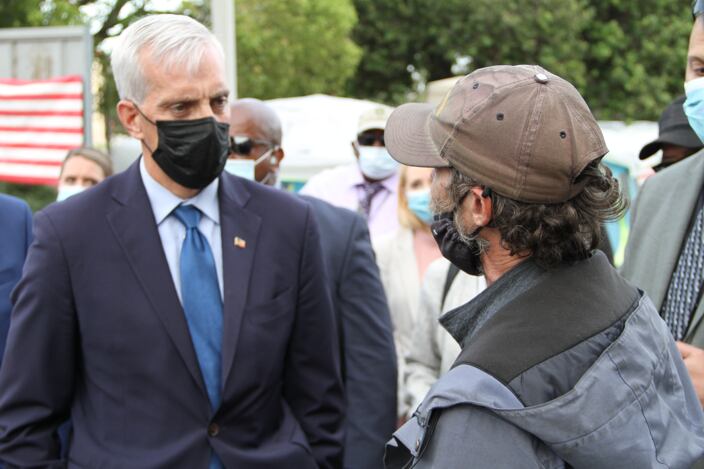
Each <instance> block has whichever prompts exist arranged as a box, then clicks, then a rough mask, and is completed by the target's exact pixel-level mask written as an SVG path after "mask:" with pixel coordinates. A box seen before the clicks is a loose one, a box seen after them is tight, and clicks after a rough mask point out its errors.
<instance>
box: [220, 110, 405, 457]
mask: <svg viewBox="0 0 704 469" xmlns="http://www.w3.org/2000/svg"><path fill="white" fill-rule="evenodd" d="M230 137H231V145H232V153H231V154H230V159H229V160H228V162H227V164H226V166H225V169H226V170H227V171H231V172H232V173H233V174H236V175H239V176H242V177H247V178H250V179H251V178H255V179H256V180H257V181H258V182H261V183H264V184H268V185H276V184H277V182H278V171H279V164H280V163H281V160H282V159H283V158H284V151H283V149H282V147H281V137H282V133H281V122H280V120H279V118H278V116H277V115H276V113H275V112H274V111H273V110H272V109H271V108H270V107H269V106H267V105H266V104H264V103H263V102H261V101H259V100H256V99H240V100H238V101H236V102H235V103H234V104H232V106H231V113H230ZM303 198H304V199H305V200H306V201H308V203H309V204H310V205H311V207H312V209H313V214H314V215H315V217H316V218H317V220H318V224H319V228H320V233H321V243H322V250H323V258H324V259H325V262H326V264H325V268H326V270H327V274H328V275H327V284H328V286H329V288H330V293H331V297H332V299H333V304H334V309H335V314H336V317H337V322H338V328H339V329H338V332H339V337H340V354H341V363H342V367H343V379H344V381H345V391H346V395H347V417H346V424H345V428H346V432H347V435H346V440H345V453H344V454H345V456H344V461H345V468H349V469H353V468H354V469H359V468H365V469H367V468H369V469H375V468H381V467H383V461H382V460H383V451H384V443H385V442H386V440H388V438H389V437H390V435H391V433H392V432H393V431H394V427H395V421H396V357H395V352H394V344H393V333H392V328H391V319H390V315H389V309H388V306H387V304H386V297H385V296H384V291H383V287H382V285H381V280H380V278H379V271H378V268H377V266H376V262H375V261H374V254H373V252H372V247H371V243H370V241H369V232H368V229H367V226H366V223H365V222H364V219H362V217H361V216H359V215H357V214H355V213H354V212H352V211H350V210H346V209H342V208H338V207H335V206H333V205H330V204H328V203H326V202H323V201H321V200H319V199H315V198H313V197H303ZM311 339H314V338H311Z"/></svg>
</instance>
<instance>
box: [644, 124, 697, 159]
mask: <svg viewBox="0 0 704 469" xmlns="http://www.w3.org/2000/svg"><path fill="white" fill-rule="evenodd" d="M663 145H677V146H679V147H685V148H692V149H696V148H702V146H704V144H703V143H702V142H701V141H700V140H699V137H697V134H695V133H694V132H693V131H691V130H689V129H675V130H671V131H668V132H663V133H662V134H661V135H660V137H658V138H657V140H653V141H652V142H650V143H648V144H647V145H645V146H644V147H643V148H642V149H641V151H640V154H639V155H638V158H639V159H641V160H644V159H646V158H649V157H651V156H653V155H654V154H655V153H656V152H657V151H658V150H661V149H662V146H663Z"/></svg>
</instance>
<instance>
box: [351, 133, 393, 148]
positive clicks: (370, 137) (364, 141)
mask: <svg viewBox="0 0 704 469" xmlns="http://www.w3.org/2000/svg"><path fill="white" fill-rule="evenodd" d="M374 142H379V143H381V146H386V145H385V143H384V134H372V133H369V134H359V135H357V143H359V144H360V145H362V146H363V147H371V146H372V145H374Z"/></svg>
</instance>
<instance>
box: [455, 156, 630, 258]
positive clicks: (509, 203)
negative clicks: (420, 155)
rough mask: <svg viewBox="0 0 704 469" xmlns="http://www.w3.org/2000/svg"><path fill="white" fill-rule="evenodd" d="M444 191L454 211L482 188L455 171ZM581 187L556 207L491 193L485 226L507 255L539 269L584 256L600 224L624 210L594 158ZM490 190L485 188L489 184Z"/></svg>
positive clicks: (604, 169)
mask: <svg viewBox="0 0 704 469" xmlns="http://www.w3.org/2000/svg"><path fill="white" fill-rule="evenodd" d="M451 170H452V182H451V184H450V187H449V188H448V189H449V193H450V197H451V198H452V200H453V202H454V203H455V206H456V207H459V206H461V202H462V199H464V197H465V196H466V195H467V193H468V192H469V190H470V189H471V188H472V187H477V186H479V187H485V186H484V185H483V184H481V183H479V182H477V181H475V180H473V179H472V178H469V177H467V176H465V175H463V174H462V173H460V172H459V171H457V170H456V169H455V168H451ZM578 181H584V182H585V186H584V189H583V190H582V191H581V192H580V193H579V194H577V195H576V196H575V197H573V198H572V199H570V200H568V201H566V202H562V203H556V204H536V203H526V202H519V201H517V200H512V199H509V198H507V197H504V196H502V195H500V194H497V193H496V192H493V191H491V195H490V197H491V202H492V208H493V216H492V219H491V222H490V223H489V225H488V226H490V227H492V228H496V229H497V230H498V231H499V233H500V234H501V243H502V246H503V247H504V248H505V249H508V250H509V251H510V253H511V255H525V254H524V253H529V255H530V256H531V258H532V259H533V260H534V261H535V263H536V264H537V265H539V266H541V267H543V268H545V269H549V268H553V267H556V266H558V265H560V264H564V263H573V262H576V261H578V260H581V259H586V258H587V257H589V255H590V253H591V252H592V251H593V250H594V249H596V247H597V246H598V245H599V242H600V241H601V237H602V225H603V223H605V222H607V221H612V220H618V219H619V218H621V217H623V215H624V214H625V213H626V210H627V209H628V200H627V199H626V198H625V197H624V196H623V194H622V193H621V189H620V187H619V183H618V180H617V179H616V178H614V177H613V175H612V174H611V170H610V169H609V168H608V167H607V166H605V165H603V164H601V162H600V161H599V160H597V161H594V162H592V163H590V164H589V165H588V166H587V167H586V168H585V169H584V171H582V173H581V174H580V175H579V177H578V178H577V181H575V182H578ZM489 188H490V186H489Z"/></svg>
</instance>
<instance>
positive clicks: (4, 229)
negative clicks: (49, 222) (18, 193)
mask: <svg viewBox="0 0 704 469" xmlns="http://www.w3.org/2000/svg"><path fill="white" fill-rule="evenodd" d="M31 243H32V211H31V210H30V209H29V206H28V205H27V204H26V203H25V202H24V201H23V200H20V199H17V198H15V197H10V196H9V195H5V194H0V363H2V357H3V352H4V350H5V340H6V338H7V329H8V327H10V311H11V309H12V304H11V303H10V292H12V289H13V288H15V285H17V282H18V281H19V280H20V276H21V275H22V266H23V265H24V259H25V257H26V255H27V249H29V245H30V244H31Z"/></svg>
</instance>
